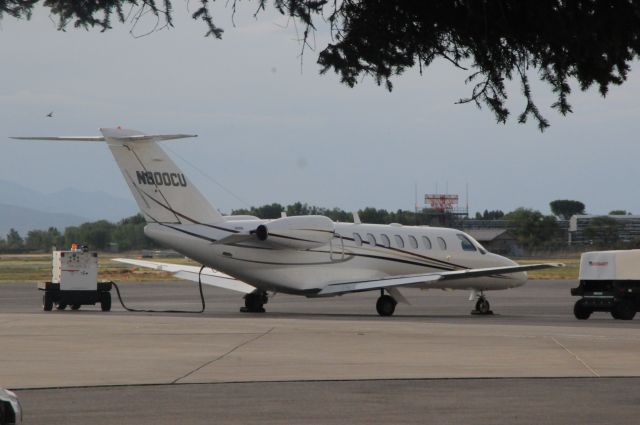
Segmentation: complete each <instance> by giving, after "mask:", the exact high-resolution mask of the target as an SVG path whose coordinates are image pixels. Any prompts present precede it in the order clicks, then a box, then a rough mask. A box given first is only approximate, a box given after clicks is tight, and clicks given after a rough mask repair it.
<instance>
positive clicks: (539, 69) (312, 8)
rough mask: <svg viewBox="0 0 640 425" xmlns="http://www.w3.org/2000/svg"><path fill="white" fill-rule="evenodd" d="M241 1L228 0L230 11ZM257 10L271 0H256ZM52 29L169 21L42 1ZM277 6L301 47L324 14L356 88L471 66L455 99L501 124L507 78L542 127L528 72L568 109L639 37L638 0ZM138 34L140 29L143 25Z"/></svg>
mask: <svg viewBox="0 0 640 425" xmlns="http://www.w3.org/2000/svg"><path fill="white" fill-rule="evenodd" d="M237 1H238V0H233V1H230V2H229V4H230V7H231V10H232V13H234V14H235V12H236V4H237ZM38 3H39V2H38V1H37V0H8V1H4V2H0V18H2V17H3V16H4V15H5V14H8V15H10V16H14V17H18V18H26V19H29V18H30V17H31V13H32V11H33V9H34V7H36V5H37V4H38ZM256 3H257V5H256V12H255V15H258V14H259V12H260V11H262V10H264V9H266V7H267V3H268V2H267V0H256ZM43 6H44V7H46V8H49V14H50V16H51V17H52V19H57V21H58V28H59V29H60V30H65V29H66V28H67V27H68V26H69V25H73V26H74V27H77V28H78V27H79V28H85V29H86V28H92V27H97V28H99V29H100V30H102V31H106V30H108V29H111V24H112V18H113V17H115V18H116V19H117V20H119V21H120V22H126V21H127V20H128V19H129V17H131V22H133V24H132V25H133V28H131V32H132V33H133V34H136V31H135V26H136V25H137V23H138V22H139V19H140V18H141V17H144V16H150V17H151V18H152V19H156V20H157V22H156V25H155V28H154V29H153V30H152V32H153V31H156V30H161V29H164V28H167V27H172V26H173V20H172V16H173V2H172V1H171V0H162V1H156V0H115V1H93V2H90V1H82V2H80V1H71V0H47V1H45V2H43ZM209 7H210V1H209V0H199V2H198V6H197V7H196V8H195V10H194V12H193V14H192V18H193V19H195V20H199V21H202V22H203V23H204V24H205V26H206V30H207V31H206V34H205V35H206V36H211V37H215V38H220V37H221V36H222V31H223V30H222V29H221V28H219V27H217V26H216V25H215V23H214V22H213V16H212V15H211V11H210V9H209ZM273 7H274V9H275V10H277V11H278V12H279V13H280V14H282V15H284V16H288V17H291V18H292V19H293V20H294V21H295V22H297V24H296V27H297V28H300V34H301V48H302V51H303V53H304V50H305V48H306V47H307V46H309V45H310V42H311V40H313V42H314V43H315V41H316V39H315V37H314V34H313V33H314V31H315V30H316V22H317V21H318V20H320V21H323V22H328V24H329V26H330V28H331V36H332V37H331V39H330V40H331V41H330V42H329V44H328V45H327V46H324V47H322V46H321V47H320V48H319V49H318V50H319V55H318V64H319V65H320V67H321V73H326V72H328V71H330V70H333V71H334V72H335V73H337V74H338V75H339V77H340V80H341V81H342V83H344V84H346V85H348V86H350V87H353V86H355V85H356V84H357V83H358V82H360V81H361V80H362V77H363V76H367V75H368V76H371V77H373V79H374V80H375V81H376V83H377V84H379V85H384V87H386V88H387V89H388V90H391V89H392V87H393V84H392V79H393V78H394V77H395V78H397V77H398V76H400V75H402V74H403V73H404V72H405V71H406V70H407V69H409V68H412V67H416V66H417V67H418V68H419V70H420V72H422V71H423V69H425V68H427V67H428V66H429V65H431V64H432V63H433V62H434V61H435V60H437V59H439V60H444V61H446V62H448V63H450V64H452V66H455V67H457V68H458V69H462V70H465V71H467V72H468V76H467V78H466V82H467V83H470V84H472V89H471V93H470V95H469V96H468V97H467V98H464V99H460V101H459V103H473V104H475V105H477V106H478V107H481V106H486V107H487V108H489V110H490V111H491V112H493V114H494V116H495V118H496V121H497V122H500V123H505V122H506V121H507V118H508V116H509V114H510V111H509V109H508V108H507V106H506V101H507V97H508V95H507V84H506V83H507V82H508V81H510V80H515V81H517V82H519V84H520V91H521V93H522V95H523V96H524V100H525V102H524V108H523V109H522V111H521V113H520V114H519V115H518V117H517V120H518V122H519V123H525V122H526V121H527V120H528V119H529V118H533V119H534V120H535V122H537V124H538V127H539V128H540V130H543V129H545V128H546V127H548V126H549V123H548V122H547V120H546V119H545V118H544V117H543V116H542V114H541V112H540V110H539V109H538V107H537V105H536V104H535V102H534V100H533V94H532V90H531V84H530V81H529V77H530V76H532V75H536V76H537V77H538V78H539V79H540V80H541V81H542V82H543V83H544V84H546V85H547V86H548V87H549V88H550V90H551V91H552V92H553V94H554V96H555V99H554V102H553V103H552V104H551V105H550V106H551V108H553V109H555V110H557V111H558V112H559V113H560V114H562V115H566V114H567V113H569V112H572V109H571V106H570V104H569V102H568V98H569V95H570V94H571V86H570V83H571V82H573V81H575V82H576V83H577V84H576V86H577V87H579V88H580V90H583V91H584V90H587V89H588V88H590V87H592V86H596V87H597V88H598V90H599V92H600V93H601V94H602V95H603V96H605V95H606V94H607V92H608V90H609V87H610V86H611V85H620V84H622V83H624V82H625V81H626V79H627V74H628V71H629V69H630V63H631V62H632V61H633V60H634V59H635V58H636V57H637V56H638V53H639V52H640V44H639V43H638V42H637V40H638V39H639V38H640V2H637V1H628V0H627V1H611V0H575V1H561V0H550V1H539V0H491V1H477V0H459V1H450V0H432V1H403V0H384V1H364V0H342V1H329V0H273ZM143 35H144V34H143Z"/></svg>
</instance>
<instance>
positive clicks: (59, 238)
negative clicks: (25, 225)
mask: <svg viewBox="0 0 640 425" xmlns="http://www.w3.org/2000/svg"><path fill="white" fill-rule="evenodd" d="M24 245H25V248H26V249H27V250H28V251H43V252H46V251H49V250H51V249H52V248H53V247H56V248H62V247H64V245H65V243H64V236H63V235H62V234H61V233H60V231H59V230H58V229H56V228H55V227H49V229H48V230H31V231H29V233H27V239H26V240H25V242H24Z"/></svg>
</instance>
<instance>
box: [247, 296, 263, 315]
mask: <svg viewBox="0 0 640 425" xmlns="http://www.w3.org/2000/svg"><path fill="white" fill-rule="evenodd" d="M267 300H268V298H267V297H266V296H265V295H264V294H260V293H251V294H247V295H245V297H244V306H245V308H246V311H248V312H251V313H264V305H265V303H266V302H267Z"/></svg>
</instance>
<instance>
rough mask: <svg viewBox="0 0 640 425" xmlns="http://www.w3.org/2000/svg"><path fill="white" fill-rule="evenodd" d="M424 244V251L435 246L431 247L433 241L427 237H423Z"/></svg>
mask: <svg viewBox="0 0 640 425" xmlns="http://www.w3.org/2000/svg"><path fill="white" fill-rule="evenodd" d="M422 243H424V249H426V250H427V251H428V250H430V249H431V248H432V247H433V245H431V239H429V237H427V236H423V237H422Z"/></svg>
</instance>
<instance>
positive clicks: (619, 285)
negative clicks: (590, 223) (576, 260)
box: [571, 249, 640, 320]
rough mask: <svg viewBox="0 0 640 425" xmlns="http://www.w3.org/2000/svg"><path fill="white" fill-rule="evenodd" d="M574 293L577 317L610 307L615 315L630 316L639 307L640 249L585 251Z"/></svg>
mask: <svg viewBox="0 0 640 425" xmlns="http://www.w3.org/2000/svg"><path fill="white" fill-rule="evenodd" d="M571 295H575V296H579V297H581V298H580V299H579V300H578V301H576V303H575V305H574V307H573V313H574V315H575V316H576V318H577V319H581V320H585V319H588V318H589V316H591V313H593V312H594V311H608V312H611V316H613V318H614V319H621V320H631V319H633V317H634V316H635V315H636V312H637V311H640V249H631V250H621V251H592V252H585V253H584V254H582V256H581V257H580V284H579V285H578V287H577V288H572V289H571Z"/></svg>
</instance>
